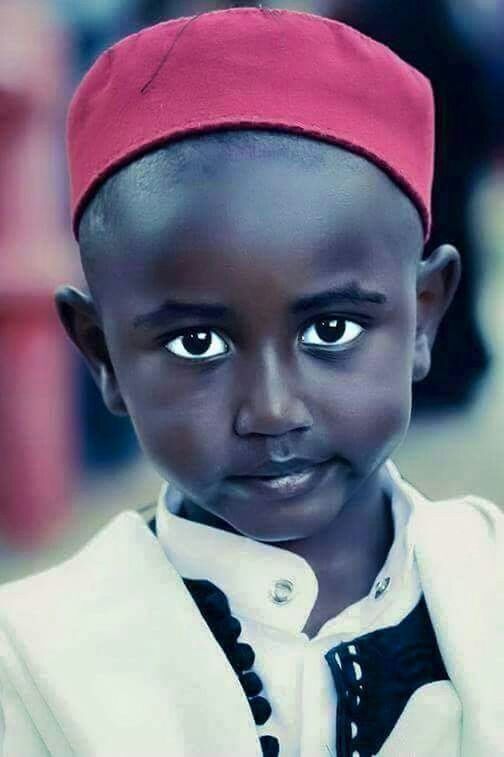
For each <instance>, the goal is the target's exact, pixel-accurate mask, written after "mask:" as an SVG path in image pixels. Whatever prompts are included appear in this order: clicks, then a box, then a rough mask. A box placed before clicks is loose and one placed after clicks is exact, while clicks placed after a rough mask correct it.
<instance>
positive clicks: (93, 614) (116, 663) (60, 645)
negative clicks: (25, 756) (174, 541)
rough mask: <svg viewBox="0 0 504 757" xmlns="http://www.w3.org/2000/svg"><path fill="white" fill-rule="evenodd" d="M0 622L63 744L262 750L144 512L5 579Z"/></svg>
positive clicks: (105, 748) (232, 680)
mask: <svg viewBox="0 0 504 757" xmlns="http://www.w3.org/2000/svg"><path fill="white" fill-rule="evenodd" d="M0 630H3V632H4V634H5V636H6V638H8V640H9V643H10V645H11V652H12V654H13V655H14V656H15V657H16V658H17V660H18V662H20V663H21V664H20V665H18V666H11V673H10V675H11V676H14V678H15V679H16V680H14V681H11V683H12V684H13V685H14V686H15V687H16V689H17V690H18V692H20V691H22V692H23V698H24V705H25V707H27V709H28V710H29V711H30V714H31V715H32V717H33V718H34V720H35V721H38V722H35V725H36V727H37V728H38V729H39V732H40V733H41V735H42V738H43V740H44V742H45V743H46V745H47V746H48V748H49V751H50V752H52V753H53V754H56V752H55V751H53V749H51V745H54V744H56V743H61V741H62V738H63V740H64V741H65V742H68V744H69V745H70V753H77V754H83V755H84V754H87V755H91V754H92V755H103V756H104V757H105V755H107V757H108V756H109V755H111V754H148V755H149V756H152V757H156V756H157V755H159V757H161V756H162V757H167V755H175V754H183V755H184V756H185V757H200V755H202V754H219V755H222V756H223V757H235V756H236V755H237V754H239V755H240V757H259V756H260V754H261V750H260V745H259V741H258V738H257V732H256V728H255V723H254V721H253V718H252V714H251V711H250V708H249V706H248V703H247V699H246V697H245V695H244V693H243V691H242V689H241V687H240V685H239V682H238V680H237V678H236V676H235V674H234V672H233V670H232V669H231V668H230V666H229V663H228V662H227V660H226V658H225V656H224V654H223V652H222V650H221V649H220V647H219V646H218V644H217V643H216V641H215V640H214V638H213V636H212V634H211V633H210V632H209V631H208V628H207V626H206V625H205V623H204V621H203V619H202V617H201V615H200V613H199V611H198V610H197V608H196V606H195V605H194V603H193V601H192V599H191V597H190V595H189V593H188V592H187V590H186V588H185V586H184V584H183V582H182V580H181V579H180V577H179V576H178V574H177V573H176V572H175V570H174V569H173V568H172V567H171V566H170V564H169V563H168V561H167V560H166V557H165V555H164V553H163V551H162V549H161V547H160V545H159V543H158V542H157V540H156V539H155V538H154V536H153V535H152V534H151V533H150V531H149V529H148V528H147V526H146V525H145V524H144V522H143V521H142V519H141V518H140V516H138V515H137V514H136V513H133V512H124V513H121V514H120V515H119V516H117V517H116V518H115V519H114V520H113V521H111V523H110V524H109V525H108V526H107V527H106V528H105V529H103V530H102V531H101V532H100V533H99V534H98V535H97V536H95V537H94V539H92V540H91V542H89V543H88V544H87V545H86V546H85V547H84V548H83V549H82V550H81V551H80V552H79V553H78V554H77V555H76V556H75V557H73V558H71V559H70V560H68V561H67V562H65V563H63V564H62V565H60V566H57V567H56V568H52V569H51V570H49V571H46V572H45V573H41V574H39V575H37V576H34V577H31V578H29V579H25V580H23V581H18V582H16V583H14V584H10V585H7V586H6V587H3V588H0ZM21 669H22V670H23V672H22V673H21V672H20V671H21ZM13 670H17V672H15V673H13V672H12V671H13ZM216 685H217V689H216ZM30 690H31V694H30ZM27 698H28V700H31V701H26V699H27ZM56 730H59V732H58V733H56Z"/></svg>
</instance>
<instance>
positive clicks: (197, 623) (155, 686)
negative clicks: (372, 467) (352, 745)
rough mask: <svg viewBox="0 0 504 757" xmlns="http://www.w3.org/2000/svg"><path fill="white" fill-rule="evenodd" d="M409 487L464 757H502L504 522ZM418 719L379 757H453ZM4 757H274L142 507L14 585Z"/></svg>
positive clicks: (6, 609)
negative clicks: (430, 739) (265, 755)
mask: <svg viewBox="0 0 504 757" xmlns="http://www.w3.org/2000/svg"><path fill="white" fill-rule="evenodd" d="M395 477H396V484H397V485H399V486H401V487H402V488H403V490H404V491H405V493H406V494H407V495H408V496H409V497H410V499H411V501H412V504H413V513H412V518H413V519H414V520H413V522H412V528H413V529H414V543H415V558H416V560H417V563H418V568H419V572H420V577H421V582H422V586H423V590H424V594H425V598H426V601H427V605H428V607H429V611H430V614H431V618H432V623H433V626H434V629H435V632H436V636H437V639H438V644H439V648H440V651H441V654H442V657H443V660H444V663H445V666H446V669H447V672H448V675H449V676H450V679H451V681H452V683H453V686H454V688H455V691H456V692H457V695H458V697H459V699H460V702H461V706H462V718H461V725H460V729H461V733H460V744H461V747H460V757H498V755H504V515H503V514H502V513H501V512H500V511H499V510H498V508H497V507H496V506H495V505H493V504H491V503H490V502H487V501H485V500H482V499H479V498H476V497H465V498H463V499H452V500H446V501H441V502H431V501H430V500H427V499H426V498H425V497H423V496H422V495H421V494H419V492H417V491H416V490H415V489H414V488H413V487H411V486H410V485H409V484H407V483H406V482H405V481H403V480H402V479H401V478H400V476H399V474H397V473H396V474H395ZM163 598H165V601H163ZM414 715H415V713H414V707H407V708H406V710H405V711H404V713H403V715H402V716H401V718H400V719H399V721H398V723H397V724H396V726H395V728H394V730H393V731H392V733H391V735H390V736H389V738H388V739H387V741H386V743H385V745H384V746H383V747H382V750H380V757H381V756H382V755H383V757H445V755H444V754H443V747H442V745H440V749H439V752H437V753H436V755H433V754H432V751H430V753H429V754H427V753H425V750H424V751H422V746H421V741H422V739H421V733H422V730H423V729H426V728H428V727H429V724H428V723H426V722H421V723H418V729H417V730H418V734H419V738H418V742H417V743H415V744H409V743H405V741H404V738H403V735H404V733H409V734H411V733H412V730H411V727H405V722H404V721H405V718H413V719H414ZM409 726H411V723H410V724H409ZM413 732H415V731H413ZM0 755H2V757H42V755H46V756H47V755H51V756H52V757H67V756H69V755H79V756H84V755H100V757H101V756H103V757H105V755H106V756H107V757H116V756H117V757H126V756H127V755H131V756H132V757H133V755H135V757H144V756H145V757H179V756H180V757H201V756H202V755H205V756H209V755H211V756H212V757H214V756H215V757H261V750H260V745H259V742H258V738H257V734H256V728H255V724H254V721H253V719H252V715H251V711H250V708H249V705H248V702H247V699H246V697H245V694H244V693H243V691H242V689H241V686H240V684H239V683H238V680H237V678H236V676H235V674H234V672H233V670H232V669H231V667H230V666H229V664H228V662H227V660H226V658H225V657H224V654H223V652H222V651H221V649H220V647H219V646H218V644H217V642H216V641H215V640H214V638H213V636H212V635H211V633H210V632H209V631H208V629H207V626H206V625H205V623H204V621H203V619H202V618H201V616H200V614H199V611H198V609H197V608H196V606H195V605H194V603H193V601H192V599H191V597H190V595H189V594H188V592H187V590H186V588H185V586H184V584H183V582H182V579H181V578H180V576H179V575H178V574H177V572H176V571H175V570H174V568H173V567H172V566H171V565H170V563H169V562H168V560H167V558H166V556H165V554H164V552H163V550H162V548H161V547H160V545H159V543H158V541H157V540H156V538H155V537H154V536H153V534H152V533H151V532H150V530H149V529H148V527H147V525H146V524H145V522H144V521H143V519H142V518H141V517H140V515H138V514H137V513H135V512H133V511H126V512H123V513H121V514H120V515H118V516H117V517H116V518H114V519H113V520H112V521H111V522H110V523H109V524H108V525H107V526H106V527H105V528H104V529H103V530H102V531H100V532H99V533H98V534H97V535H96V536H95V537H94V538H93V539H92V540H91V541H90V542H89V543H88V544H87V545H86V546H85V547H84V548H83V549H82V550H81V551H80V552H78V553H77V554H76V555H75V556H74V557H72V558H71V559H70V560H68V561H66V562H64V563H62V564H61V565H59V566H56V567H54V568H52V569H50V570H48V571H45V572H44V573H40V574H38V575H35V576H32V577H29V578H26V579H23V580H21V581H16V582H14V583H10V584H6V585H3V586H0Z"/></svg>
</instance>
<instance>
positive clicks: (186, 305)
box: [133, 300, 232, 329]
mask: <svg viewBox="0 0 504 757" xmlns="http://www.w3.org/2000/svg"><path fill="white" fill-rule="evenodd" d="M230 315H232V310H231V309H230V308H228V307H226V306H225V305H213V304H206V303H192V302H177V301H176V300H167V301H166V302H163V304H162V305H161V306H160V307H158V308H156V310H153V311H152V312H151V313H146V314H145V315H137V316H136V317H135V318H134V319H133V328H135V329H139V328H149V327H154V326H156V325H157V324H158V323H160V322H162V321H165V320H166V319H167V318H225V317H226V316H227V317H229V316H230Z"/></svg>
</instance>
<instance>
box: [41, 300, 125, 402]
mask: <svg viewBox="0 0 504 757" xmlns="http://www.w3.org/2000/svg"><path fill="white" fill-rule="evenodd" d="M54 299H55V303H56V308H57V310H58V315H59V317H60V321H61V323H62V324H63V326H64V328H65V330H66V332H67V334H68V336H69V337H70V339H71V340H72V342H74V344H75V345H76V346H77V347H78V349H79V350H80V352H81V353H82V355H83V357H84V360H85V361H86V363H87V365H88V367H89V369H90V371H91V374H92V376H93V378H94V380H95V382H96V384H97V385H98V388H99V389H100V391H101V393H102V397H103V401H104V402H105V405H106V406H107V408H108V409H109V410H110V412H111V413H114V414H115V415H128V411H127V408H126V405H125V403H124V400H123V398H122V396H121V392H120V389H119V385H118V383H117V378H116V375H115V371H114V368H113V366H112V361H111V360H110V355H109V352H108V349H107V344H106V341H105V335H104V333H103V329H102V327H101V322H100V318H99V315H98V312H97V310H96V307H95V304H94V302H93V300H92V298H91V296H90V295H89V294H86V293H84V292H81V291H79V290H78V289H76V288H75V287H72V286H62V287H60V288H59V289H58V290H57V291H56V294H55V298H54Z"/></svg>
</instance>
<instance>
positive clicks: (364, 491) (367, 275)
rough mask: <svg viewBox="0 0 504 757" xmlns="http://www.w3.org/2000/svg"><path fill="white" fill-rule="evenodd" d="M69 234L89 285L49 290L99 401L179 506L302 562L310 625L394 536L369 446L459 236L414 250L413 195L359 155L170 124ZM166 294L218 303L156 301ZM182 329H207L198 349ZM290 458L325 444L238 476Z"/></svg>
mask: <svg viewBox="0 0 504 757" xmlns="http://www.w3.org/2000/svg"><path fill="white" fill-rule="evenodd" d="M80 243H81V252H82V257H83V264H84V269H85V273H86V277H87V280H88V283H89V286H90V291H91V294H86V293H82V292H78V291H77V290H75V289H73V288H71V287H65V288H62V289H61V290H60V291H59V292H58V294H57V303H58V307H59V311H60V315H61V318H62V321H63V323H64V325H65V327H66V328H67V331H68V333H69V334H70V336H71V338H72V339H73V340H74V341H75V343H76V344H77V346H78V347H79V349H80V350H81V351H82V353H83V354H84V357H85V358H86V360H87V362H88V364H89V366H90V368H91V370H92V372H93V375H94V377H95V379H96V381H97V382H98V385H99V386H100V387H101V390H102V394H103V397H104V400H105V402H106V404H107V406H108V407H109V409H110V410H111V411H112V412H115V413H128V414H129V415H130V417H131V420H132V422H133V424H134V426H135V429H136V432H137V435H138V438H139V440H140V442H141V444H142V447H143V449H144V451H145V453H146V454H147V456H148V457H149V459H150V460H151V461H152V463H153V464H154V465H155V466H156V467H157V469H158V470H159V472H160V473H161V475H162V476H163V477H164V478H165V479H167V480H169V481H171V482H172V483H173V484H174V485H175V486H176V487H178V488H179V489H180V490H181V491H182V492H183V493H184V495H185V502H186V506H185V511H186V516H187V517H189V518H191V519H194V520H199V521H202V522H206V523H210V524H212V525H214V526H217V527H220V528H226V529H229V528H231V529H234V530H236V531H238V532H240V533H242V534H245V535H247V536H249V537H252V538H254V539H259V540H262V541H267V542H271V543H275V544H276V545H277V546H279V547H282V548H284V549H289V550H292V551H294V552H296V553H297V554H300V555H302V556H303V557H304V558H305V559H306V560H307V561H308V562H309V563H310V564H311V566H312V567H313V569H314V570H315V572H316V574H317V577H318V579H319V596H318V599H317V603H316V606H315V608H314V611H313V613H312V616H311V617H310V619H309V621H308V624H307V627H306V629H305V630H306V632H307V633H309V634H310V635H313V634H314V633H316V631H317V630H318V628H320V626H321V625H322V624H323V622H324V621H325V620H327V619H328V618H330V617H333V616H334V615H335V614H337V612H339V611H340V610H342V609H343V608H344V607H346V606H348V605H349V604H351V603H352V602H354V601H356V600H357V599H359V598H361V597H362V596H364V595H365V594H367V592H368V591H369V590H370V587H371V585H372V582H373V580H374V577H375V575H376V573H377V572H378V570H379V569H380V568H381V566H382V564H383V562H384V560H385V558H386V555H387V552H388V550H389V548H390V545H391V543H392V539H393V526H392V521H391V514H390V502H389V501H388V500H387V497H386V496H385V494H384V485H383V481H384V471H383V464H384V462H385V461H386V460H387V458H389V457H390V455H391V454H392V453H393V451H394V450H395V449H396V447H397V446H398V445H399V444H400V442H401V441H402V439H403V438H404V436H405V434H406V431H407V429H408V425H409V421H410V412H411V386H412V382H413V381H418V380H421V379H422V378H424V377H425V375H426V374H427V372H428V370H429V365H430V350H431V346H432V343H433V341H434V338H435V334H436V330H437V327H438V325H439V322H440V320H441V318H442V316H443V314H444V312H445V310H446V308H447V307H448V305H449V303H450V301H451V298H452V296H453V294H454V291H455V289H456V286H457V283H458V280H459V276H460V262H459V256H458V253H457V251H456V250H455V249H454V248H453V247H451V246H449V245H443V246H442V247H440V248H438V249H437V250H435V251H434V252H433V253H432V255H431V256H430V258H428V259H426V260H422V259H421V255H422V250H423V234H422V227H421V222H420V217H419V215H418V213H417V211H416V208H415V207H414V205H413V204H412V202H411V201H410V200H409V198H408V197H407V196H406V195H405V194H404V193H403V192H402V191H401V190H400V189H399V188H398V187H397V186H396V185H395V184H394V183H393V182H392V181H391V180H390V179H389V177H388V176H387V175H386V174H385V173H383V172H382V171H381V170H380V169H378V168H377V167H376V166H375V165H373V164H371V163H370V162H368V161H367V160H365V159H364V158H362V157H359V156H356V155H354V154H351V153H349V152H347V151H345V150H343V149H340V148H339V147H336V146H334V145H329V144H326V143H323V142H320V141H316V140H310V139H307V138H304V137H300V136H297V135H289V134H282V133H269V132H257V131H255V132H247V131H241V132H232V133H229V132H228V133H223V132H221V133H214V134H208V135H204V136H199V137H196V138H190V139H186V140H183V141H181V142H178V143H174V144H171V145H168V146H165V147H163V148H161V149H159V150H157V151H156V152H154V153H151V154H149V155H147V156H144V157H143V158H141V159H138V160H136V161H135V162H134V163H132V164H130V165H129V166H126V167H125V168H124V169H122V170H121V171H120V172H118V173H117V174H116V175H115V176H113V177H111V178H110V179H109V180H108V181H107V182H106V183H105V185H104V186H103V187H102V188H101V189H100V190H99V191H98V193H97V195H95V197H94V199H93V200H92V201H91V204H90V206H89V207H88V208H87V210H86V212H85V214H84V217H83V219H82V222H81V226H80ZM341 289H343V290H345V292H343V294H344V295H345V296H343V297H342V296H340V297H336V296H332V297H331V298H326V301H325V302H324V303H323V304H320V303H319V304H317V305H312V306H311V307H309V308H308V309H306V310H303V311H300V310H299V305H300V302H301V300H302V299H303V298H306V297H308V296H311V295H314V294H319V293H321V292H328V291H331V292H334V291H335V290H341ZM356 289H360V290H367V291H371V292H373V293H374V294H373V296H372V299H373V300H376V301H360V300H358V299H356V297H355V290H356ZM167 302H170V303H173V302H175V303H178V304H180V303H192V304H196V305H209V304H211V305H216V306H219V307H220V308H221V309H222V308H226V309H228V311H229V312H226V313H225V314H217V313H215V314H212V315H211V316H208V315H198V314H182V313H180V312H178V311H177V312H175V311H174V309H173V308H171V309H170V310H167V311H166V312H165V313H164V314H163V313H162V311H161V310H160V309H162V307H163V305H165V304H166V303H167ZM296 303H297V305H298V308H297V310H296V312H295V310H294V305H295V304H296ZM154 313H157V315H156V317H152V316H153V314H154ZM148 316H149V317H148ZM322 321H325V328H326V331H324V330H323V327H324V323H321V322H322ZM328 321H331V322H332V324H333V325H332V326H331V327H330V328H329V331H327V328H328V326H327V322H328ZM321 327H322V332H321V331H320V328H321ZM317 328H318V329H319V331H317ZM190 332H192V333H193V334H194V333H195V332H196V333H198V334H200V335H201V336H200V337H199V338H200V339H201V340H202V342H201V343H202V344H203V346H204V345H205V344H209V348H208V349H207V351H206V352H205V353H204V354H203V357H200V358H199V359H197V360H194V359H191V353H190V352H189V351H188V350H187V348H186V346H185V345H188V344H189V346H190V347H191V345H192V344H194V343H195V339H196V338H195V337H192V340H193V341H192V342H191V338H189V340H187V336H188V333H190ZM320 333H323V334H327V333H329V335H330V336H329V339H330V341H329V342H327V341H324V340H321V338H320V336H319V334H320ZM332 334H336V336H337V338H335V337H332V336H331V335H332ZM184 335H185V336H186V340H185V341H184V339H183V337H184ZM326 338H327V337H326ZM196 341H197V339H196ZM174 352H178V354H174ZM291 457H300V458H303V459H305V460H307V461H310V464H318V463H321V462H322V461H328V460H330V461H331V462H330V463H329V464H328V465H327V466H325V468H324V475H323V476H321V480H320V481H319V482H318V484H317V485H316V486H314V487H312V488H311V489H310V490H309V491H307V492H306V493H304V494H303V495H302V496H292V497H287V498H286V497H276V496H275V495H271V496H270V495H268V496H263V494H262V493H257V492H256V490H255V489H254V487H253V486H250V479H244V478H237V477H240V476H241V477H243V476H253V475H254V473H256V472H257V470H258V468H259V467H260V466H263V465H265V464H268V463H271V462H281V461H284V460H289V459H290V458H291ZM307 464H308V463H307Z"/></svg>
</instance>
